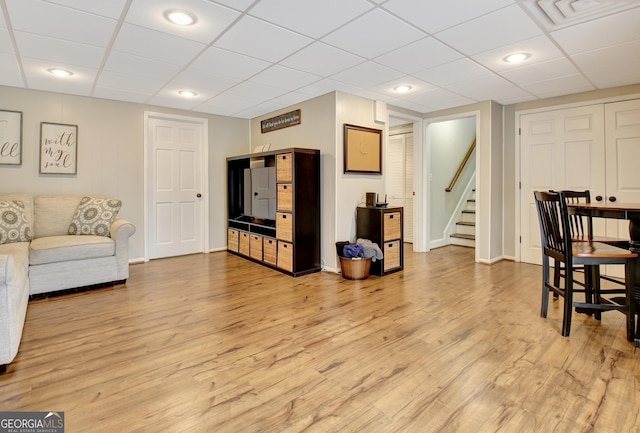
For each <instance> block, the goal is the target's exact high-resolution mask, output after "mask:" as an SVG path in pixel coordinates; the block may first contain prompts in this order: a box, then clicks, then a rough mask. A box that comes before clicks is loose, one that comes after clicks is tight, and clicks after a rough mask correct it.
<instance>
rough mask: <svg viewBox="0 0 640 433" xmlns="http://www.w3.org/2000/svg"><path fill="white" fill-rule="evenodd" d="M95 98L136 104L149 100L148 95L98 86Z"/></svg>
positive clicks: (94, 92)
mask: <svg viewBox="0 0 640 433" xmlns="http://www.w3.org/2000/svg"><path fill="white" fill-rule="evenodd" d="M91 96H93V97H95V98H102V99H113V100H116V101H125V102H134V103H136V104H144V103H146V102H147V99H149V96H150V95H148V94H143V93H138V92H130V91H124V90H122V89H111V88H105V87H100V86H97V87H96V88H95V89H94V91H93V94H92V95H91Z"/></svg>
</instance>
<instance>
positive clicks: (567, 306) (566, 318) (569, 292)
mask: <svg viewBox="0 0 640 433" xmlns="http://www.w3.org/2000/svg"><path fill="white" fill-rule="evenodd" d="M564 281H565V286H564V313H563V315H562V336H563V337H568V336H569V332H570V331H571V313H572V312H573V269H572V268H571V265H570V264H567V265H566V266H565V273H564Z"/></svg>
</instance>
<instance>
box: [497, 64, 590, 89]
mask: <svg viewBox="0 0 640 433" xmlns="http://www.w3.org/2000/svg"><path fill="white" fill-rule="evenodd" d="M577 73H578V70H577V69H576V67H575V65H574V64H573V63H571V62H570V61H569V60H567V59H565V58H559V59H554V60H549V61H548V62H541V63H534V64H532V65H523V66H522V67H519V68H514V69H511V70H508V71H502V72H500V75H501V76H503V77H504V78H506V79H508V80H509V81H511V82H513V83H515V84H518V85H520V84H527V83H535V82H537V81H543V80H551V79H553V78H559V77H565V76H567V75H576V74H577Z"/></svg>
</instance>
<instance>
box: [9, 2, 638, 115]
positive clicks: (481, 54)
mask: <svg viewBox="0 0 640 433" xmlns="http://www.w3.org/2000/svg"><path fill="white" fill-rule="evenodd" d="M0 5H1V6H2V8H1V9H0V14H1V15H2V16H0V85H4V86H12V87H20V88H28V89H37V90H46V91H53V92H62V93H68V94H74V95H83V96H92V97H96V98H107V99H114V100H120V101H128V102H135V103H145V104H152V105H158V106H164V107H173V108H179V109H184V110H192V111H196V112H204V113H211V114H219V115H224V116H232V117H240V118H254V117H258V116H260V115H263V114H265V113H270V112H272V111H276V110H279V109H282V108H285V107H288V106H291V105H294V104H296V103H299V102H301V101H305V100H308V99H311V98H314V97H316V96H319V95H323V94H326V93H328V92H331V91H335V90H337V91H342V92H346V93H350V94H354V95H358V96H362V97H366V98H369V99H373V100H378V101H385V102H386V103H388V104H390V105H394V106H397V107H402V108H406V109H409V110H413V111H416V112H419V113H427V112H431V111H435V110H439V109H445V108H450V107H456V106H461V105H466V104H470V103H473V102H477V101H484V100H494V101H497V102H499V103H501V104H504V105H508V104H513V103H517V102H524V101H530V100H535V99H541V98H547V97H552V96H560V95H565V94H571V93H577V92H585V91H590V90H596V89H604V88H609V87H616V86H621V85H627V84H636V83H640V56H638V53H640V25H638V23H640V2H639V1H637V0H628V1H625V0H617V1H597V0H481V1H478V0H386V1H385V0H216V1H207V0H174V1H171V0H49V1H44V0H0ZM176 8H179V9H184V10H187V11H189V12H191V13H192V14H194V15H195V16H196V18H197V21H196V23H195V24H193V25H191V26H186V27H179V26H176V25H173V24H171V23H169V22H168V21H167V20H166V19H165V18H164V13H165V12H166V11H167V10H169V9H176ZM517 52H523V53H527V54H529V57H528V58H527V59H526V60H525V61H524V62H522V63H519V64H509V63H506V62H505V61H504V60H503V59H504V58H505V57H506V56H507V55H509V54H513V53H517ZM54 67H56V68H63V69H66V70H69V71H71V72H72V73H73V75H72V76H71V77H67V78H58V77H55V76H53V75H52V74H50V73H49V72H47V70H48V69H50V68H54ZM399 85H409V86H411V91H410V92H408V93H404V94H398V93H396V92H394V90H393V89H394V87H397V86H399ZM180 90H190V91H193V92H195V93H196V96H195V97H191V98H184V97H182V96H180V95H179V94H178V91H180Z"/></svg>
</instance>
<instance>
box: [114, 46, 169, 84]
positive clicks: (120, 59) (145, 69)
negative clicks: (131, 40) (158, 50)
mask: <svg viewBox="0 0 640 433" xmlns="http://www.w3.org/2000/svg"><path fill="white" fill-rule="evenodd" d="M104 70H105V71H108V72H116V73H119V74H126V75H133V76H141V77H154V78H157V79H159V80H161V81H163V82H166V81H168V80H169V79H171V77H173V76H174V75H176V74H177V73H178V72H179V71H180V67H179V66H176V65H172V64H169V63H164V62H158V61H156V60H151V59H145V58H143V57H139V56H135V55H133V54H127V53H121V52H120V51H115V50H112V51H111V53H110V55H109V58H108V59H107V61H106V63H105V65H104Z"/></svg>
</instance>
